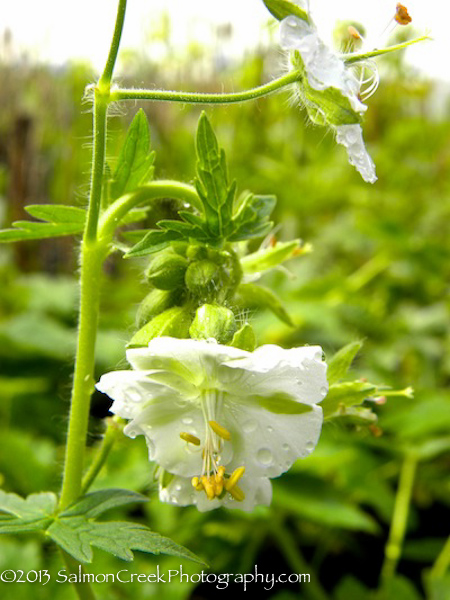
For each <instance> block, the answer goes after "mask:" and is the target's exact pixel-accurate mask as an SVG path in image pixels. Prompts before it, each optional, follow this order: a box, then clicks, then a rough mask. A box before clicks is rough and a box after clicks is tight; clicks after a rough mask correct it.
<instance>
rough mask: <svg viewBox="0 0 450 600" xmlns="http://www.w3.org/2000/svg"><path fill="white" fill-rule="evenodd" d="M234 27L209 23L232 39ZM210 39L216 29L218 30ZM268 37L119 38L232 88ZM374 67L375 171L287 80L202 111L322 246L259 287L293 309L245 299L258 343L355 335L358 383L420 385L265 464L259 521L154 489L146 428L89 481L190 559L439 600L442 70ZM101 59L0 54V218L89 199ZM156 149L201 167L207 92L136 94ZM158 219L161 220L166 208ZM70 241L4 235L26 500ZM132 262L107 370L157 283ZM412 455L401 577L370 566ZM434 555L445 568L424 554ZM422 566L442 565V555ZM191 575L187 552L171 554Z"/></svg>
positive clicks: (135, 73)
mask: <svg viewBox="0 0 450 600" xmlns="http://www.w3.org/2000/svg"><path fill="white" fill-rule="evenodd" d="M226 35H227V32H226V31H223V32H220V31H219V32H218V36H219V37H218V42H220V36H226ZM217 47H219V44H218V46H217ZM279 63H280V56H279V53H278V51H277V50H275V49H272V50H259V51H258V50H257V51H256V52H255V53H254V54H253V55H251V56H247V57H245V58H243V60H242V66H236V65H234V64H228V63H227V61H226V60H223V57H222V56H221V55H220V54H215V55H213V56H211V53H210V52H209V51H207V50H206V49H203V48H202V47H199V46H192V47H190V48H187V49H186V53H185V55H184V56H183V57H180V56H177V57H172V56H171V55H170V53H167V54H166V58H165V59H164V61H163V62H162V63H159V64H158V65H156V64H153V63H152V62H148V61H143V60H142V58H140V56H139V55H138V54H134V53H131V52H128V53H127V52H125V55H124V60H123V63H122V71H123V73H126V76H124V77H123V79H122V83H123V84H124V85H130V86H131V85H139V86H144V85H145V86H149V87H153V86H158V87H159V86H160V87H165V88H174V89H186V90H198V91H222V90H223V89H229V90H232V89H241V88H242V89H243V88H248V87H252V86H256V85H258V84H260V83H262V82H264V81H266V80H267V79H268V78H269V77H271V76H273V74H274V72H276V71H277V69H279V68H280V67H279ZM380 66H381V72H382V83H381V85H380V88H379V90H378V92H377V93H376V95H375V96H374V97H373V98H371V99H370V101H369V110H368V111H367V118H366V121H365V124H364V132H365V139H366V143H367V146H368V149H369V152H370V154H371V155H372V157H373V159H374V161H375V163H376V165H377V174H378V177H379V180H378V182H377V183H376V184H375V185H374V186H370V185H368V184H365V183H364V182H363V181H362V180H361V178H360V177H359V175H358V173H357V172H356V171H355V170H354V169H353V168H352V167H351V166H350V165H349V164H348V163H347V159H346V155H345V150H344V149H343V148H342V147H338V146H337V145H336V144H335V141H334V139H333V136H332V135H331V134H330V133H327V132H326V131H325V130H324V129H321V128H315V127H313V126H311V125H310V124H309V123H308V122H307V120H306V115H305V113H304V111H302V110H301V108H300V107H298V106H296V105H295V104H294V102H292V101H291V99H290V96H289V93H287V92H282V93H280V94H278V95H275V96H272V97H270V98H266V99H262V100H258V101H254V102H250V103H247V104H243V105H239V106H229V107H217V108H214V109H208V115H209V117H210V118H211V120H212V123H213V125H214V127H215V129H216V133H217V135H218V137H219V140H220V142H221V145H222V146H223V147H224V148H225V149H226V152H227V156H228V160H229V165H230V172H231V175H232V177H235V178H236V179H237V180H238V186H239V189H240V190H244V189H250V190H251V191H253V192H255V193H263V194H264V193H266V194H269V193H273V194H275V195H277V197H278V205H277V208H276V221H277V223H278V224H279V226H278V229H277V232H276V235H277V237H278V238H279V239H280V240H287V239H290V238H293V237H300V238H302V239H303V240H305V241H307V242H309V243H311V244H312V245H313V248H314V252H313V253H312V254H309V255H306V256H303V257H300V258H298V259H296V260H293V261H291V262H290V263H289V265H288V267H289V273H284V272H275V273H272V274H270V275H269V276H267V277H266V283H267V285H269V286H270V287H271V288H272V289H277V291H278V293H279V295H280V296H282V297H283V298H284V299H285V300H286V304H287V306H288V308H289V310H290V313H291V315H292V317H293V319H294V321H295V323H296V327H295V328H289V327H287V326H286V325H284V324H280V323H279V322H278V321H277V320H276V318H275V317H274V316H272V315H271V314H269V313H267V314H265V313H260V314H258V315H256V314H255V315H253V319H254V324H255V327H256V329H257V331H258V333H259V342H260V343H268V342H273V343H277V344H280V345H283V346H286V347H289V346H292V345H301V344H307V343H308V344H321V345H322V346H323V348H324V350H325V352H326V354H327V355H328V356H331V355H332V354H333V353H334V352H335V351H336V350H338V349H339V348H340V347H341V346H343V345H344V344H346V343H348V342H351V341H353V340H362V341H364V346H363V350H362V352H361V353H360V355H359V357H358V359H357V361H356V363H355V365H354V367H353V368H352V372H351V376H352V377H367V378H369V379H370V380H371V381H374V382H375V383H378V384H386V385H389V386H392V387H394V388H398V389H403V388H406V387H407V386H413V387H414V389H415V394H414V398H413V399H411V398H408V397H400V398H399V397H397V398H387V401H386V402H385V403H384V404H381V403H380V404H379V405H377V406H376V409H375V410H376V412H377V413H378V417H379V420H378V424H377V426H376V427H372V428H367V427H360V426H358V425H355V424H353V423H350V422H348V421H345V420H342V422H338V421H333V422H330V423H327V424H326V425H325V426H324V430H323V434H322V437H321V439H320V442H319V444H318V446H317V448H316V450H315V452H314V453H313V454H312V456H310V457H309V458H307V459H306V460H299V461H298V462H297V463H296V464H295V465H294V467H293V468H292V469H291V470H290V471H289V473H287V474H285V475H284V476H282V477H281V478H280V479H277V480H274V481H273V483H274V500H273V504H272V506H271V507H270V508H266V507H264V508H262V507H261V508H259V509H257V510H255V511H254V512H253V513H251V514H250V515H247V514H244V513H240V512H239V511H228V512H227V511H225V510H223V509H220V510H217V511H213V512H211V513H206V514H205V513H203V514H201V513H198V512H197V511H196V509H194V508H185V509H182V508H177V507H173V506H169V505H163V504H161V503H159V501H158V499H157V494H156V493H155V486H154V483H153V481H152V468H151V466H150V465H149V464H148V460H147V451H146V448H145V443H144V441H143V439H137V440H135V441H132V440H129V439H128V438H125V437H124V438H123V439H121V441H120V442H119V443H118V444H117V446H116V447H115V449H114V451H113V453H112V455H111V456H110V459H109V461H108V463H107V466H106V468H105V470H104V472H103V473H102V475H101V476H100V477H99V478H98V480H97V481H96V484H95V488H100V487H106V486H108V487H122V488H124V487H128V488H130V489H133V490H136V491H140V492H143V493H147V494H149V496H150V502H149V503H148V504H147V505H145V506H144V507H143V508H142V507H140V508H138V509H136V510H134V511H132V512H131V513H130V518H132V519H134V520H136V521H142V522H143V523H146V524H148V525H149V526H150V527H152V528H154V529H155V530H156V531H158V532H160V533H162V534H164V535H168V536H170V537H173V538H174V539H175V540H176V541H177V542H179V543H182V544H184V545H186V546H187V547H189V548H190V549H191V550H192V551H194V552H196V553H197V554H199V555H200V556H201V557H203V558H204V559H205V561H206V562H208V563H209V564H210V566H211V570H212V571H213V572H215V573H227V572H228V573H251V572H253V569H254V565H255V564H256V565H257V566H258V571H259V572H261V573H275V574H276V575H277V574H280V573H310V574H311V582H310V583H309V584H306V583H303V584H301V585H300V586H299V585H297V584H287V585H281V584H279V585H275V586H274V588H273V589H271V590H267V589H264V586H262V585H261V584H259V585H257V584H253V585H252V586H251V587H249V588H248V591H250V593H251V592H254V593H257V594H258V596H259V597H260V598H263V599H264V598H274V599H278V600H291V599H294V598H302V599H303V598H304V599H305V600H327V599H329V600H348V599H350V600H366V599H372V598H376V599H377V600H378V599H380V600H419V599H423V598H427V599H429V600H448V599H449V598H450V575H449V574H446V567H447V566H448V562H449V561H450V558H449V556H448V554H449V549H448V548H447V550H446V551H445V550H444V545H445V542H446V539H447V536H448V534H449V521H450V519H449V504H450V476H449V466H450V453H449V449H450V433H449V432H450V429H449V426H450V392H449V391H448V385H447V384H448V382H449V378H450V354H449V349H450V337H449V326H448V325H449V314H448V312H449V311H448V291H449V275H450V272H449V271H450V235H449V233H450V232H449V216H450V178H449V176H448V173H449V168H450V144H449V140H450V104H449V102H448V96H445V91H443V90H442V89H441V87H440V86H439V85H437V84H436V83H433V82H430V81H426V80H424V79H423V77H419V76H418V75H417V74H415V73H414V72H412V71H411V69H410V68H408V67H406V66H405V65H404V63H403V61H402V57H401V56H396V57H393V58H385V59H382V61H381V60H380ZM93 78H94V75H93V73H92V72H91V70H90V68H89V66H88V65H82V64H78V65H70V66H67V68H64V69H60V70H54V69H51V68H50V67H44V66H33V65H31V64H30V63H27V62H26V61H22V62H21V61H19V62H17V63H16V64H3V65H0V80H1V81H2V86H0V198H1V200H0V221H1V223H0V224H1V225H2V226H4V227H6V226H7V225H8V224H9V223H10V222H11V221H12V220H17V219H22V218H25V217H26V213H25V212H24V210H23V207H24V205H26V204H35V203H44V202H55V203H62V204H65V203H67V204H76V205H78V206H85V204H86V196H87V191H88V187H89V164H90V152H91V147H90V143H91V138H90V131H91V117H92V115H91V114H90V106H89V104H87V103H85V102H83V101H82V97H83V91H84V88H85V86H86V85H87V84H88V83H90V82H91V81H93ZM139 106H141V105H136V104H135V103H128V104H125V105H121V106H120V107H117V109H115V110H114V111H113V114H112V116H111V119H110V136H109V142H108V155H109V156H111V157H112V159H111V163H113V162H114V159H113V157H114V156H115V155H117V150H118V148H119V147H120V143H121V141H122V140H123V137H124V132H125V130H126V127H127V125H128V124H129V122H130V121H131V119H132V117H133V115H134V114H135V112H136V110H137V108H138V107H139ZM142 106H143V108H144V109H145V111H146V113H147V116H148V118H149V121H150V126H151V133H152V144H153V148H154V149H155V150H156V151H157V163H156V165H157V171H156V175H157V177H159V178H174V179H180V180H182V181H187V182H191V181H192V180H193V177H194V168H195V154H194V132H195V127H196V122H197V119H198V116H199V114H200V108H198V107H196V108H191V107H187V106H182V105H178V106H176V105H173V106H172V105H168V104H161V103H154V104H142ZM173 208H174V207H173V206H172V205H171V203H170V202H161V203H160V204H159V205H158V206H157V207H155V210H154V211H153V212H152V213H150V217H149V219H148V222H147V225H149V226H151V225H152V223H154V222H155V221H156V220H158V219H159V218H161V215H167V214H169V215H170V214H171V212H172V211H173ZM78 242H79V241H78V240H75V241H74V240H73V239H72V238H60V239H56V240H48V241H43V242H28V243H22V244H16V245H10V246H6V245H2V246H1V247H0V428H1V434H0V482H1V486H2V487H3V488H4V489H5V490H7V491H13V492H16V493H18V494H21V495H26V494H29V493H32V492H35V491H39V490H55V491H58V489H59V485H60V474H61V467H62V461H63V451H64V447H63V445H64V439H65V431H66V425H67V411H68V400H69V395H70V382H71V373H72V361H73V354H74V344H75V335H76V309H77V295H78V292H77V279H76V275H77V245H78ZM144 266H145V263H143V262H140V261H134V262H132V261H123V260H122V258H121V256H120V255H119V254H116V255H114V256H113V257H112V259H110V260H109V261H108V263H107V265H106V269H105V275H106V276H105V281H104V291H103V295H102V314H101V323H100V328H101V331H100V335H99V342H98V350H97V372H96V375H97V376H98V377H99V376H100V375H101V374H102V373H104V372H105V371H107V370H111V369H115V368H118V367H121V368H123V367H124V365H125V360H124V356H125V354H124V342H126V341H127V340H128V339H129V337H130V335H131V333H132V332H133V330H134V316H135V312H136V308H137V306H138V303H139V302H140V301H141V300H142V298H143V297H144V295H145V294H146V293H147V291H148V289H147V287H146V285H145V283H144V278H143V275H142V272H143V270H142V268H143V267H144ZM107 411H108V403H107V401H106V400H105V398H104V397H102V396H101V395H100V394H98V395H96V396H95V397H94V399H93V406H92V415H91V426H90V437H89V444H90V446H91V447H95V445H96V444H97V443H98V441H99V439H100V436H101V432H102V430H103V420H102V419H103V417H104V416H105V415H107ZM411 457H412V460H413V461H414V464H417V469H416V472H415V477H414V483H413V492H412V501H411V507H410V514H409V519H408V524H407V533H406V541H405V545H404V549H403V554H402V557H401V559H400V562H399V566H398V575H397V576H396V577H393V578H390V579H389V581H388V582H387V583H386V584H385V585H381V581H380V571H381V567H382V564H383V559H384V548H385V545H386V541H387V537H388V533H389V528H390V527H391V522H392V516H393V511H394V504H395V499H396V494H397V489H398V485H399V477H400V473H401V471H402V467H404V465H405V461H406V463H408V461H410V460H411ZM436 561H437V562H436ZM158 564H159V565H160V569H161V571H166V572H167V570H168V569H170V568H172V569H177V568H179V564H180V561H179V559H168V558H164V557H152V556H148V555H144V554H139V553H137V554H136V560H135V562H134V563H132V564H125V563H123V562H121V561H119V560H115V559H113V558H112V557H111V556H109V555H106V554H104V553H102V552H101V551H96V557H95V561H94V564H93V565H89V566H88V571H90V572H94V573H115V572H117V571H119V570H120V569H129V570H130V572H135V573H152V572H155V569H156V565H158ZM433 565H434V567H433ZM60 568H62V565H61V564H60V559H59V555H58V554H57V552H56V550H55V549H54V548H53V547H52V546H50V545H48V544H46V543H45V542H44V544H43V545H41V543H40V540H38V539H36V537H31V536H30V537H26V536H23V537H22V538H20V539H13V538H9V537H6V536H4V537H2V539H0V572H1V571H3V570H4V569H22V570H25V571H27V570H30V569H48V570H49V571H50V572H51V573H52V574H53V575H55V574H56V573H57V571H58V570H59V569H60ZM183 569H184V570H185V572H189V573H195V572H197V571H198V570H199V568H198V567H197V566H195V565H193V564H189V563H183ZM0 587H1V588H2V589H1V593H2V598H5V599H9V598H14V599H18V600H20V599H22V598H23V599H28V598H31V597H33V599H35V600H39V599H41V598H50V597H51V598H55V599H59V598H61V599H64V598H70V597H71V595H72V591H71V590H70V588H69V587H68V585H58V584H56V583H55V582H54V581H53V582H51V583H50V584H48V585H47V586H40V585H38V584H34V585H33V584H24V585H19V584H15V585H12V584H9V585H8V584H1V583H0ZM95 589H96V591H97V592H98V594H99V597H101V598H104V597H108V598H111V599H116V598H117V599H121V598H133V599H136V600H139V599H141V598H142V599H144V598H161V599H172V598H174V599H175V598H176V599H178V598H179V599H185V598H186V599H188V598H190V599H192V600H194V599H197V600H201V599H203V598H208V599H209V598H212V597H214V598H215V597H216V596H217V594H218V593H220V596H221V597H225V596H227V595H230V594H236V593H239V591H241V590H242V585H238V584H236V585H234V586H230V587H229V588H227V589H224V590H221V591H220V592H218V591H217V590H216V588H215V586H214V585H212V584H200V585H198V584H195V583H192V584H190V583H189V584H188V583H183V584H177V583H171V584H159V585H156V584H142V583H136V584H119V583H115V584H98V585H97V586H95Z"/></svg>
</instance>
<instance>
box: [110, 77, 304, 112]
mask: <svg viewBox="0 0 450 600" xmlns="http://www.w3.org/2000/svg"><path fill="white" fill-rule="evenodd" d="M301 78H302V74H301V73H300V72H299V71H291V72H290V73H288V74H287V75H283V76H282V77H279V78H278V79H274V80H273V81H270V82H269V83H265V84H264V85H260V86H259V87H256V88H252V89H250V90H245V91H243V92H231V93H227V94H216V93H213V94H201V93H197V92H175V91H170V90H139V89H131V90H129V89H122V88H117V89H114V90H112V91H111V101H112V102H115V101H118V100H155V101H160V102H185V103H187V104H230V103H234V102H244V101H246V100H254V99H255V98H260V97H261V96H267V95H268V94H271V93H273V92H276V91H277V90H279V89H281V88H283V87H285V86H287V85H291V84H292V83H295V82H296V81H300V79H301Z"/></svg>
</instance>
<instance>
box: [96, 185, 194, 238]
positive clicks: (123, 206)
mask: <svg viewBox="0 0 450 600" xmlns="http://www.w3.org/2000/svg"><path fill="white" fill-rule="evenodd" d="M157 198H176V199H177V200H181V201H182V202H187V203H188V204H191V205H192V206H195V208H198V209H199V210H202V205H201V202H200V199H199V197H198V195H197V192H196V191H195V188H193V187H192V186H190V185H187V184H185V183H180V182H178V181H153V182H151V183H149V184H147V185H145V186H142V187H140V188H138V189H137V190H135V191H134V192H131V193H130V194H126V195H125V196H122V197H121V198H119V199H118V200H116V202H114V204H112V205H111V206H110V207H109V209H108V210H107V211H106V212H105V213H104V214H103V215H102V217H101V219H100V222H99V239H104V240H105V241H109V240H110V239H111V238H112V236H113V235H114V231H115V229H116V227H117V226H118V225H119V223H120V221H121V220H122V219H123V217H124V216H125V215H126V214H127V212H129V211H130V210H131V209H133V208H135V207H136V206H139V205H141V204H146V203H147V202H150V201H151V200H156V199H157Z"/></svg>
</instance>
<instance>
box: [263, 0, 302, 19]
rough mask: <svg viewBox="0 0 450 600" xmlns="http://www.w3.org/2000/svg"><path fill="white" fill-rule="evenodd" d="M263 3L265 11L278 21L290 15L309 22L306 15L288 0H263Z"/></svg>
mask: <svg viewBox="0 0 450 600" xmlns="http://www.w3.org/2000/svg"><path fill="white" fill-rule="evenodd" d="M263 2H264V4H265V5H266V8H267V10H268V11H269V12H270V13H271V14H272V15H273V16H274V17H275V19H278V21H282V20H283V19H285V18H286V17H289V16H290V15H294V16H295V17H298V18H299V19H303V21H309V17H308V13H307V12H306V11H304V10H303V9H302V8H300V6H298V5H297V4H294V3H293V2H289V1H288V0H263Z"/></svg>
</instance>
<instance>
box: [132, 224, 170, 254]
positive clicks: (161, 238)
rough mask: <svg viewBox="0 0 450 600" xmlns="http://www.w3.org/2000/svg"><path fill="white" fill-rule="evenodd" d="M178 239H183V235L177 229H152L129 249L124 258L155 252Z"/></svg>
mask: <svg viewBox="0 0 450 600" xmlns="http://www.w3.org/2000/svg"><path fill="white" fill-rule="evenodd" d="M178 240H182V236H181V235H180V234H179V233H176V232H175V231H162V230H158V229H151V230H150V231H149V232H147V233H146V234H145V235H144V237H143V238H142V239H141V240H140V241H139V242H138V243H137V244H135V245H134V246H133V247H132V248H131V250H128V252H127V253H126V254H125V256H124V258H132V257H136V256H146V255H147V254H155V252H159V251H160V250H164V248H168V247H169V246H170V244H171V242H174V241H178Z"/></svg>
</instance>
